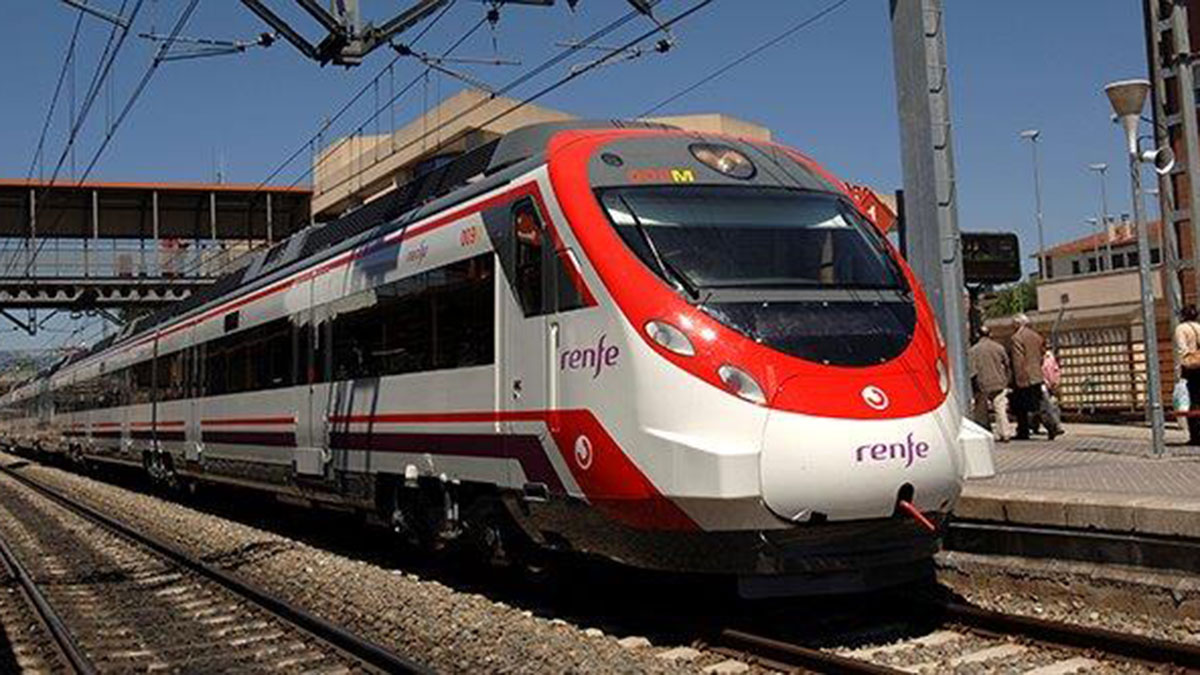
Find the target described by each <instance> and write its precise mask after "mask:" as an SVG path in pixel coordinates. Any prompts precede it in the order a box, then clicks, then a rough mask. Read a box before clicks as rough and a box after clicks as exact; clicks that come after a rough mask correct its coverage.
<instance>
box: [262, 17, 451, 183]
mask: <svg viewBox="0 0 1200 675" xmlns="http://www.w3.org/2000/svg"><path fill="white" fill-rule="evenodd" d="M453 6H454V2H453V1H452V2H449V3H447V4H446V6H445V7H443V8H442V10H441V11H440V12H438V14H437V16H435V17H434V18H433V20H432V21H430V22H429V23H427V24H426V25H425V26H424V27H423V28H422V29H421V31H420V32H419V33H417V35H416V36H415V37H414V38H413V40H412V42H413V44H415V43H417V42H418V41H420V39H421V38H423V37H425V34H426V33H428V32H429V31H430V29H432V28H433V27H434V26H436V25H437V23H438V21H439V20H440V19H441V18H442V17H443V16H445V15H446V13H447V12H449V11H450V8H452V7H453ZM473 30H474V29H472V31H473ZM401 58H402V55H401V54H395V55H394V56H393V57H392V60H391V61H389V62H388V64H387V65H386V66H384V67H383V68H382V69H380V71H379V72H378V73H377V74H376V75H375V77H373V78H371V79H370V80H368V81H367V83H366V84H364V85H363V86H362V87H360V88H359V89H358V91H357V92H355V94H354V95H353V96H351V97H350V98H349V100H347V101H346V102H345V103H343V104H342V106H341V107H340V108H338V110H337V112H335V113H334V114H333V116H331V117H326V118H325V121H324V122H322V123H321V125H320V126H319V127H318V128H317V131H316V133H314V134H313V135H312V137H311V138H309V139H308V140H306V141H304V142H303V143H301V144H300V145H299V146H298V147H297V148H296V149H295V151H293V152H292V153H291V154H290V155H288V156H287V157H286V158H284V160H283V161H282V162H280V163H279V164H278V165H277V166H276V167H275V169H274V170H273V171H271V172H270V173H268V174H267V177H266V178H264V179H262V180H261V181H259V183H258V187H257V188H256V191H257V190H258V189H261V188H262V187H264V186H265V185H266V184H267V183H269V182H271V181H272V180H274V179H275V177H276V176H278V175H279V174H280V173H282V172H283V170H284V169H286V168H287V167H288V166H290V165H291V163H292V162H294V161H296V159H297V158H298V157H300V155H302V154H304V152H305V151H306V150H308V148H309V146H310V145H311V144H312V143H315V142H318V141H320V139H321V138H322V136H323V135H324V133H325V132H326V131H328V130H329V128H330V127H331V126H333V125H334V123H336V122H337V121H338V120H339V119H341V117H342V115H344V114H346V112H347V111H349V110H350V108H351V107H352V106H353V105H354V104H355V103H357V102H358V101H359V99H361V98H362V97H363V96H364V95H365V94H366V93H367V91H368V90H369V89H371V88H372V87H373V86H374V85H375V83H377V82H378V81H379V79H380V78H382V77H383V75H384V74H385V73H389V74H390V71H391V69H392V68H394V67H395V65H396V62H397V61H399V60H400V59H401ZM389 76H390V75H389Z"/></svg>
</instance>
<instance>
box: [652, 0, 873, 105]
mask: <svg viewBox="0 0 1200 675" xmlns="http://www.w3.org/2000/svg"><path fill="white" fill-rule="evenodd" d="M848 2H850V0H837V2H834V3H832V4H830V5H827V6H826V7H824V8H823V9H821V10H819V11H818V12H817V13H815V14H813V15H811V16H809V17H807V18H805V19H802V20H801V21H800V22H799V23H796V24H794V25H792V26H790V27H789V28H788V29H787V30H785V31H783V32H782V33H780V34H778V35H776V36H775V37H773V38H771V39H769V40H767V41H766V42H763V43H761V44H759V45H757V46H755V47H753V48H752V49H750V50H749V51H747V52H744V53H743V54H741V55H740V56H738V57H737V58H735V59H733V60H732V61H729V62H728V63H725V64H724V65H722V66H720V67H719V68H717V69H716V70H714V71H712V72H711V73H708V74H707V75H705V76H704V77H701V78H700V79H699V80H696V81H695V82H693V83H692V84H690V85H688V86H686V87H684V88H683V89H680V90H679V91H677V92H675V93H674V94H671V95H670V96H668V97H666V98H664V99H662V100H661V101H659V102H658V103H656V104H654V105H653V106H651V107H649V108H647V109H646V110H643V111H642V112H641V113H639V114H638V115H637V117H646V116H647V115H650V114H653V113H654V112H656V111H658V110H659V109H661V108H663V107H664V106H667V105H670V104H671V103H674V102H675V101H677V100H679V99H680V98H683V97H684V96H687V95H688V94H690V93H692V92H693V91H695V90H697V89H699V88H700V87H703V86H704V85H706V84H708V83H709V82H712V81H713V80H715V79H717V78H718V77H721V76H722V75H724V74H725V73H727V72H729V71H730V70H733V69H734V68H736V67H738V66H740V65H741V64H743V63H745V62H746V61H749V60H750V59H752V58H754V57H755V56H758V55H759V54H760V53H762V52H764V51H766V50H768V49H770V48H771V47H774V46H775V45H777V44H779V43H780V42H782V41H783V40H786V39H787V38H789V37H791V36H792V35H794V34H796V33H798V32H800V31H801V30H804V29H805V28H808V27H809V26H812V25H813V24H815V23H817V22H818V21H820V20H821V19H823V18H825V17H826V16H828V15H830V14H832V13H833V12H835V11H837V10H838V9H840V8H841V7H842V6H844V5H846V4H847V3H848Z"/></svg>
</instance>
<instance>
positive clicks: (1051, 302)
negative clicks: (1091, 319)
mask: <svg viewBox="0 0 1200 675" xmlns="http://www.w3.org/2000/svg"><path fill="white" fill-rule="evenodd" d="M1151 279H1152V281H1153V285H1154V298H1155V299H1156V300H1158V299H1161V298H1162V267H1161V266H1160V267H1156V268H1155V269H1154V270H1153V274H1152V275H1151ZM1064 296H1066V297H1065V298H1064ZM1037 298H1038V310H1039V311H1043V312H1045V311H1057V310H1058V309H1059V308H1060V307H1063V306H1066V307H1067V308H1068V309H1076V308H1080V307H1099V306H1104V305H1115V304H1122V303H1130V302H1132V303H1137V302H1140V301H1141V282H1140V281H1139V279H1138V272H1137V268H1133V269H1123V270H1116V271H1113V272H1101V273H1096V274H1087V275H1080V276H1076V277H1071V276H1067V277H1063V278H1059V277H1055V278H1054V279H1051V280H1049V281H1045V282H1043V283H1041V284H1038V287H1037Z"/></svg>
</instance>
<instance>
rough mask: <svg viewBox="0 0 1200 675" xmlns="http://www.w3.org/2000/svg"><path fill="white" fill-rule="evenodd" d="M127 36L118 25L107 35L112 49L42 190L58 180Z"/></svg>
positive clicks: (130, 22)
mask: <svg viewBox="0 0 1200 675" xmlns="http://www.w3.org/2000/svg"><path fill="white" fill-rule="evenodd" d="M144 2H145V0H136V1H135V4H134V6H133V9H131V10H130V12H129V18H128V25H129V26H132V25H133V22H134V21H135V20H137V16H138V12H139V11H141V8H142V4H143V3H144ZM124 7H125V3H124V2H123V3H121V11H122V16H123V12H124ZM118 33H119V34H120V37H117V38H116V43H115V45H114V44H113V38H114V36H115V35H117V34H118ZM128 36H129V28H128V27H121V26H119V25H114V26H113V28H112V32H111V33H110V34H109V45H111V46H112V49H111V50H109V49H108V45H106V46H105V52H104V54H103V55H102V56H101V59H100V62H99V64H98V65H97V70H96V72H95V73H94V74H93V76H92V82H91V83H90V84H89V85H88V91H87V93H86V94H84V98H83V105H82V106H81V107H80V109H79V116H78V117H77V118H76V119H75V121H74V124H72V125H71V131H70V133H69V134H68V135H67V143H66V145H65V146H64V147H63V151H62V153H61V154H60V155H59V157H58V161H57V163H56V164H55V166H54V170H53V171H52V172H51V174H50V181H49V184H48V185H44V186H43V189H46V188H48V187H50V186H52V185H54V182H55V180H56V179H57V178H58V172H59V171H61V170H62V166H63V163H64V162H66V159H67V155H68V154H69V153H70V151H71V149H72V148H74V147H75V141H76V140H78V138H79V131H80V130H81V129H82V128H83V124H84V122H86V121H87V118H88V114H89V113H90V112H91V110H92V105H93V104H94V103H95V102H96V98H97V97H98V96H99V94H100V90H101V88H102V87H103V86H104V83H105V81H107V80H108V76H109V73H111V72H112V67H113V64H114V63H116V60H117V56H118V55H119V54H120V52H121V48H122V47H123V46H124V45H125V38H126V37H128Z"/></svg>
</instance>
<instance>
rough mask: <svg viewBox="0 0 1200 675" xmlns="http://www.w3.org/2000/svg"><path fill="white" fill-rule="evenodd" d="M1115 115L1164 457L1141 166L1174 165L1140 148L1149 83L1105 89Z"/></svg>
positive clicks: (1157, 443)
mask: <svg viewBox="0 0 1200 675" xmlns="http://www.w3.org/2000/svg"><path fill="white" fill-rule="evenodd" d="M1104 93H1105V94H1107V95H1108V102H1109V103H1111V104H1112V109H1113V112H1114V113H1116V114H1117V118H1118V119H1119V120H1120V122H1121V126H1122V127H1124V129H1125V143H1126V148H1127V150H1128V152H1129V177H1130V182H1131V183H1132V186H1133V226H1134V227H1135V228H1137V245H1138V278H1139V280H1140V281H1141V286H1142V289H1141V291H1142V292H1141V295H1142V340H1143V345H1144V346H1143V349H1144V350H1145V360H1146V404H1147V408H1148V409H1149V410H1148V412H1149V414H1150V429H1151V442H1152V444H1153V448H1154V454H1155V455H1159V456H1161V455H1162V454H1163V452H1164V450H1165V449H1166V448H1165V432H1164V428H1163V427H1164V421H1163V405H1162V386H1161V382H1160V380H1161V373H1160V372H1159V370H1158V330H1157V326H1156V324H1155V315H1154V288H1153V286H1152V285H1151V282H1150V237H1149V234H1148V233H1147V232H1146V225H1145V223H1144V222H1143V221H1142V162H1148V163H1152V164H1153V165H1154V169H1155V171H1158V172H1159V173H1168V172H1170V171H1171V167H1172V166H1174V164H1175V158H1174V157H1173V156H1172V155H1171V151H1170V149H1169V148H1155V149H1152V150H1147V151H1145V152H1143V151H1142V150H1141V149H1140V148H1139V147H1138V145H1139V140H1140V139H1139V138H1138V123H1139V122H1140V121H1141V114H1142V108H1143V107H1144V106H1145V105H1146V95H1147V94H1148V93H1150V82H1148V81H1147V80H1122V81H1120V82H1113V83H1112V84H1109V85H1108V86H1106V87H1104Z"/></svg>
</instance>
